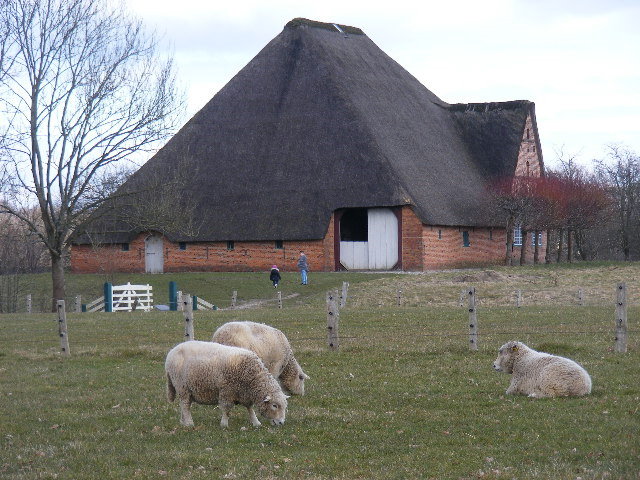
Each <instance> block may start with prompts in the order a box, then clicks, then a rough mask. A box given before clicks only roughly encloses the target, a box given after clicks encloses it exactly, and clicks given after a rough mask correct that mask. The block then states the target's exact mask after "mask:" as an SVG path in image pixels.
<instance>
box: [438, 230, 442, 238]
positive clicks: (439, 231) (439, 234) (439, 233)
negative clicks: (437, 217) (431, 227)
mask: <svg viewBox="0 0 640 480" xmlns="http://www.w3.org/2000/svg"><path fill="white" fill-rule="evenodd" d="M438 240H442V230H438Z"/></svg>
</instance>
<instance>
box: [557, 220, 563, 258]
mask: <svg viewBox="0 0 640 480" xmlns="http://www.w3.org/2000/svg"><path fill="white" fill-rule="evenodd" d="M563 241H564V230H563V229H562V228H559V229H558V251H557V252H556V263H560V262H561V261H562V242H563Z"/></svg>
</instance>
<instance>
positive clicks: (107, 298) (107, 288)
mask: <svg viewBox="0 0 640 480" xmlns="http://www.w3.org/2000/svg"><path fill="white" fill-rule="evenodd" d="M104 311H105V312H113V285H111V284H110V283H109V282H105V284H104Z"/></svg>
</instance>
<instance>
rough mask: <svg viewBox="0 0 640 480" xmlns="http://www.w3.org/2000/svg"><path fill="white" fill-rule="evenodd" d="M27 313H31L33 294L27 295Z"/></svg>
mask: <svg viewBox="0 0 640 480" xmlns="http://www.w3.org/2000/svg"><path fill="white" fill-rule="evenodd" d="M27 313H31V294H29V295H27Z"/></svg>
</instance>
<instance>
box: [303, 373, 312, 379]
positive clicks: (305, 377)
mask: <svg viewBox="0 0 640 480" xmlns="http://www.w3.org/2000/svg"><path fill="white" fill-rule="evenodd" d="M302 375H304V379H305V380H309V379H310V378H311V377H310V376H309V375H307V374H306V373H303V374H302Z"/></svg>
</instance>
